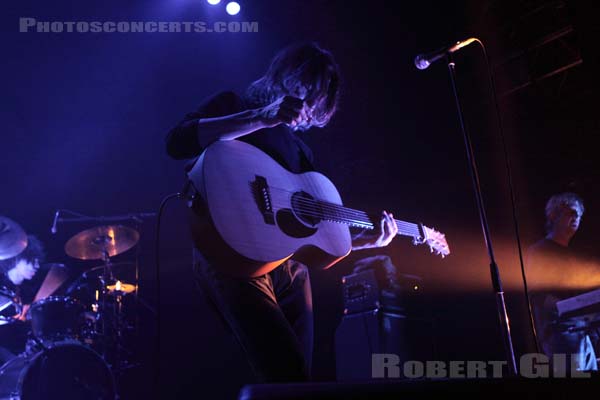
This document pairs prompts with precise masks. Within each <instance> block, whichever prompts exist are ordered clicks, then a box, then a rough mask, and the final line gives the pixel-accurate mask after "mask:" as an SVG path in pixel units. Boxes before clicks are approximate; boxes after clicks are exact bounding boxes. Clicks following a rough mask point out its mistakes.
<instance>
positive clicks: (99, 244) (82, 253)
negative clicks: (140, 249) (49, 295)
mask: <svg viewBox="0 0 600 400" xmlns="http://www.w3.org/2000/svg"><path fill="white" fill-rule="evenodd" d="M139 239H140V234H139V233H138V231H136V230H135V229H133V228H129V227H126V226H123V225H106V226H97V227H94V228H90V229H86V230H85V231H82V232H79V233H78V234H76V235H75V236H73V237H72V238H71V239H69V240H68V241H67V243H66V244H65V251H66V252H67V254H68V255H70V256H71V257H73V258H78V259H80V260H102V259H103V258H104V257H105V256H108V257H113V256H116V255H117V254H121V253H124V252H126V251H127V250H129V249H130V248H132V247H133V246H135V245H136V243H137V242H138V240H139Z"/></svg>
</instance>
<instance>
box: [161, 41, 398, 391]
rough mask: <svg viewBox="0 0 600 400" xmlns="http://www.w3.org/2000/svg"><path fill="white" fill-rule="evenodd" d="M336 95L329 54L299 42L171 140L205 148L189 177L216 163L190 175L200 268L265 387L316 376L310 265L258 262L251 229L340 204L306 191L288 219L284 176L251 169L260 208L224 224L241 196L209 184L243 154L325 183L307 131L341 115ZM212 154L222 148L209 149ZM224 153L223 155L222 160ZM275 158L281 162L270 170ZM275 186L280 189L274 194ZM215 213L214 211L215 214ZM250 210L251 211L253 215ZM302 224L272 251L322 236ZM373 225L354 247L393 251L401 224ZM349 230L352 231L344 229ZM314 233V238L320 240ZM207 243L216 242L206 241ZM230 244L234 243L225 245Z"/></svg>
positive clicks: (181, 151)
mask: <svg viewBox="0 0 600 400" xmlns="http://www.w3.org/2000/svg"><path fill="white" fill-rule="evenodd" d="M339 94H340V73H339V70H338V66H337V64H336V62H335V60H334V58H333V56H332V54H331V53H330V52H328V51H326V50H323V49H322V48H320V47H319V46H318V45H317V44H314V43H307V44H296V45H292V46H290V47H287V48H285V49H283V50H281V51H280V52H279V53H278V54H277V55H276V56H275V57H274V59H273V60H272V62H271V64H270V66H269V67H268V70H267V72H266V73H265V75H264V76H263V77H262V78H260V79H258V80H256V81H254V82H253V83H251V84H250V86H249V87H248V89H247V90H246V92H245V93H244V94H243V95H241V96H239V95H237V94H235V93H233V92H223V93H220V94H217V95H216V96H214V97H212V98H210V99H209V100H207V101H205V102H204V103H203V104H202V105H201V106H200V108H199V109H198V110H197V111H195V112H192V113H189V114H188V115H187V116H186V117H185V119H184V120H183V121H181V122H180V123H179V124H178V125H177V126H176V127H175V128H173V129H172V130H171V131H170V132H169V134H168V136H167V139H166V145H167V152H168V154H169V155H170V156H171V157H173V158H175V159H190V158H196V157H198V156H200V155H201V153H203V151H204V150H205V149H207V148H208V150H207V151H206V152H205V153H204V154H203V156H202V157H200V159H199V160H197V161H196V162H195V165H194V166H193V169H192V171H194V169H199V168H202V165H204V167H203V168H205V169H208V168H209V167H212V166H216V167H215V168H214V169H215V171H213V172H214V173H213V175H214V176H213V177H211V178H209V177H208V175H209V174H208V172H207V171H206V170H200V171H198V172H197V173H195V175H194V176H195V177H196V178H193V177H192V176H190V179H191V180H192V181H193V182H194V185H193V186H195V189H196V190H197V191H198V192H199V193H198V194H199V195H198V196H194V197H193V201H191V204H192V207H191V208H192V210H193V212H192V236H193V238H194V242H195V245H196V248H195V250H194V251H195V253H194V254H195V267H196V271H197V275H198V280H199V282H200V284H201V286H202V287H203V288H204V289H205V291H206V292H207V294H208V295H209V298H210V299H211V300H212V302H214V304H215V305H216V306H217V308H218V310H219V311H220V313H221V314H222V315H223V316H224V318H225V319H226V321H227V322H228V324H229V325H230V327H231V328H232V331H233V332H234V334H235V336H236V337H237V339H238V340H239V342H240V343H241V345H242V347H243V349H244V351H245V353H246V355H247V357H248V360H249V362H250V364H251V367H252V369H253V371H254V372H255V373H256V375H257V378H258V379H259V380H261V381H266V382H276V381H302V380H307V379H308V378H309V376H310V365H311V358H312V349H313V321H312V318H313V316H312V298H311V287H310V280H309V274H308V269H307V266H306V265H305V263H303V262H300V261H299V260H298V259H297V258H299V255H298V257H296V254H294V255H292V256H291V257H290V254H291V253H289V254H288V255H285V254H284V255H283V256H281V257H280V256H277V257H274V258H270V259H267V258H268V257H265V258H264V260H263V259H261V257H262V255H261V254H262V253H260V251H259V250H261V249H262V248H260V249H259V247H260V246H258V245H256V244H255V242H258V241H259V240H260V239H263V240H264V239H265V238H264V237H258V236H263V235H262V234H260V233H257V232H260V231H256V230H253V229H265V232H271V231H267V229H272V230H275V229H277V228H281V229H282V230H284V228H283V227H284V226H285V225H286V224H288V223H290V224H292V225H293V224H294V222H293V221H292V222H290V221H291V220H292V219H293V220H294V221H296V220H297V218H296V219H294V217H298V216H299V213H300V212H304V214H305V216H306V218H309V217H310V216H311V215H312V216H313V217H314V216H315V215H316V214H315V213H316V212H317V211H320V212H323V211H328V210H329V211H330V210H334V207H341V206H339V204H338V205H336V204H333V203H331V204H330V203H325V202H320V200H319V199H316V198H315V197H314V196H311V195H310V194H308V193H306V192H305V191H302V192H298V193H295V194H294V196H291V197H290V199H292V200H290V201H291V202H292V203H294V204H293V205H295V206H296V209H295V211H294V212H292V211H293V210H292V211H290V210H291V209H292V208H294V207H290V208H289V209H288V212H287V213H285V212H276V211H277V210H274V209H273V205H272V204H271V203H275V199H276V197H277V196H279V194H281V193H283V189H282V188H281V186H283V185H284V184H285V181H286V180H285V179H280V181H281V182H284V183H282V184H281V185H279V186H280V187H279V188H277V187H276V186H277V185H275V184H273V185H270V184H271V183H273V182H274V181H275V177H271V176H266V177H265V176H262V175H261V174H259V173H256V174H255V173H252V174H250V176H251V178H250V181H244V184H242V185H241V186H242V188H241V189H243V190H244V191H243V194H245V193H246V191H247V192H248V193H253V194H252V196H254V198H252V196H250V197H249V198H248V199H249V200H250V202H251V203H252V202H254V199H256V204H250V206H249V207H250V209H249V210H248V211H247V212H246V213H245V214H239V216H238V217H236V215H238V214H236V213H238V212H242V211H240V209H241V207H230V208H229V209H225V211H224V214H223V213H222V214H219V215H220V216H221V217H224V218H221V217H219V218H217V214H218V213H219V212H220V211H218V210H219V207H220V206H223V205H224V204H226V203H227V202H229V201H231V200H232V198H234V197H236V196H237V194H236V193H237V192H233V191H228V190H229V189H227V190H223V191H222V192H220V190H221V188H211V185H212V182H216V183H217V184H219V183H222V182H225V181H226V180H227V179H226V177H227V176H230V175H231V173H235V172H236V166H237V164H236V162H237V161H236V160H237V158H236V157H237V156H238V155H240V154H244V155H246V154H250V155H252V157H254V158H252V157H250V158H252V160H255V161H257V162H256V163H255V165H256V166H257V168H258V169H260V168H261V167H264V168H267V166H266V165H265V164H269V167H268V168H267V169H269V170H271V171H275V170H276V171H279V174H280V176H283V175H284V174H289V178H290V180H291V179H292V178H295V177H303V178H304V177H305V178H306V179H308V178H309V177H313V178H315V177H316V178H318V179H324V177H323V178H320V177H321V176H320V175H316V173H313V172H310V171H313V170H314V168H313V158H312V153H311V151H310V149H309V148H308V146H307V145H306V144H305V143H304V142H303V141H302V139H301V135H300V133H301V132H304V131H307V130H309V129H310V128H323V127H325V126H326V125H327V123H328V122H329V120H330V119H331V118H332V117H333V115H334V113H335V111H336V107H337V103H338V99H339ZM248 145H252V146H248ZM219 146H221V147H219ZM211 149H215V150H214V151H213V152H212V153H209V151H211ZM258 149H260V150H261V151H262V152H264V153H266V156H265V154H263V153H262V152H261V151H259V150H258ZM225 150H227V151H231V154H229V153H226V152H225V153H223V151H225ZM222 154H226V156H221V157H217V155H222ZM230 155H231V156H230ZM267 156H268V157H267ZM224 158H225V159H224ZM246 158H248V157H246ZM271 159H272V160H274V162H273V165H272V166H271V165H270V161H271ZM202 163H204V164H202ZM215 163H216V164H215ZM199 165H200V167H199ZM240 165H242V164H240ZM246 169H247V168H245V167H243V166H240V167H239V168H237V171H238V172H239V173H240V174H242V173H247V172H248V171H247V170H246ZM295 174H302V175H295ZM213 178H214V179H213ZM242 180H243V179H242ZM248 185H250V187H251V189H249V187H248ZM217 186H218V185H217ZM309 186H310V185H309ZM211 189H212V190H211ZM276 190H280V192H281V193H279V194H278V193H275V191H276ZM333 198H335V195H333ZM338 199H339V198H338ZM207 203H208V205H207ZM256 205H258V208H257V207H256ZM293 205H292V206H293ZM222 208H223V207H222ZM259 209H260V213H259ZM213 210H215V212H216V213H217V214H213ZM299 210H304V211H299ZM311 210H312V211H311ZM250 212H252V213H253V214H252V215H250ZM340 212H342V211H340ZM343 212H346V211H343ZM209 214H210V217H211V219H212V223H213V225H214V226H216V228H217V229H216V230H215V232H219V233H220V235H215V236H221V238H220V239H219V240H221V243H220V245H219V244H218V243H217V244H214V243H213V242H212V241H211V239H209V236H212V235H207V234H206V231H205V230H203V229H201V228H198V227H199V226H201V225H202V224H203V221H206V219H207V218H206V217H207V216H208V215H209ZM340 215H341V214H340ZM344 215H345V214H344ZM252 218H254V219H256V218H258V221H256V222H257V223H256V224H255V223H254V222H252V223H251V222H249V221H250V220H251V219H252ZM315 218H316V217H315ZM222 219H225V220H227V221H226V222H228V223H229V227H230V228H231V229H229V232H230V233H232V234H233V235H234V236H236V237H237V238H238V239H239V240H238V242H240V243H241V244H240V246H239V247H238V246H236V245H235V244H233V242H234V241H231V240H228V234H226V233H225V230H227V229H225V228H224V226H225V223H222ZM254 219H252V221H254ZM300 219H302V216H300ZM321 219H324V218H321ZM296 222H297V221H296ZM219 224H221V225H219ZM259 225H260V226H259ZM296 225H297V226H295V227H290V228H289V230H288V231H287V232H286V235H282V236H281V240H275V239H271V240H270V246H265V247H272V248H277V249H280V248H281V247H282V246H283V244H282V243H284V242H286V241H287V240H288V239H289V240H290V241H291V240H298V241H300V242H301V241H302V240H305V239H306V238H308V237H309V236H311V235H312V233H313V232H316V229H314V230H311V223H310V221H309V222H307V221H304V222H303V223H297V224H296ZM314 225H315V226H316V225H317V223H316V222H315V223H314ZM332 225H333V224H332ZM335 225H336V226H337V225H340V224H335ZM340 226H343V225H340ZM355 226H361V225H360V224H358V225H355ZM371 228H375V229H371V230H368V229H364V230H361V231H360V232H359V233H356V234H354V235H352V237H351V250H358V249H368V248H376V247H384V246H387V245H388V244H389V243H390V242H391V241H392V239H393V238H394V237H395V236H396V234H397V233H398V224H397V222H396V221H395V220H394V219H393V215H392V214H391V213H387V212H386V211H383V212H382V213H381V219H380V220H379V221H375V222H374V223H373V224H372V226H371ZM342 229H345V230H346V231H348V228H347V227H345V226H343V228H342ZM253 232H254V233H253ZM312 236H315V237H317V236H318V234H315V235H312ZM322 236H323V238H322V239H323V240H322V242H327V241H328V240H327V238H326V237H325V235H324V234H323V235H322ZM219 240H217V242H219ZM345 240H346V238H345V236H344V231H342V234H341V235H340V240H338V241H335V240H329V242H331V243H333V242H335V243H342V246H341V247H343V248H341V250H340V249H334V250H329V253H330V254H329V256H330V257H329V261H328V262H327V263H326V264H329V265H331V264H332V263H333V262H335V260H337V259H340V258H342V257H343V256H344V255H345V254H347V253H348V252H349V251H350V246H349V245H348V246H346V244H345ZM207 242H208V243H210V244H208V245H207ZM224 242H226V244H227V245H225V246H223V245H224ZM248 243H250V244H248ZM349 243H350V236H348V244H349ZM299 246H301V244H300V245H299ZM344 246H346V247H347V249H346V248H345V247H344ZM218 247H221V248H223V247H225V248H226V249H230V252H231V253H232V254H233V253H235V254H233V255H234V257H232V258H231V259H223V258H222V257H220V256H222V255H223V252H220V253H219V252H218V251H216V250H214V249H216V248H218ZM305 247H306V246H305ZM331 247H335V244H333V245H332V246H331ZM338 247H339V246H338ZM233 249H235V250H236V251H233ZM213 250H214V251H213ZM325 252H327V251H325ZM240 254H241V256H240ZM282 254H283V253H282ZM236 257H237V258H236ZM236 259H239V260H240V261H236ZM248 259H251V260H259V259H260V261H261V262H257V263H254V266H253V267H251V268H250V269H248V270H246V273H238V272H239V271H241V269H240V268H238V267H240V265H241V263H242V260H248ZM311 266H312V265H311Z"/></svg>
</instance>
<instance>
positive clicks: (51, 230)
mask: <svg viewBox="0 0 600 400" xmlns="http://www.w3.org/2000/svg"><path fill="white" fill-rule="evenodd" d="M58 214H60V210H56V213H55V214H54V221H53V222H52V228H50V232H52V234H53V235H56V223H57V222H58Z"/></svg>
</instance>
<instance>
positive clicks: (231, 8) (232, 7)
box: [225, 1, 240, 15]
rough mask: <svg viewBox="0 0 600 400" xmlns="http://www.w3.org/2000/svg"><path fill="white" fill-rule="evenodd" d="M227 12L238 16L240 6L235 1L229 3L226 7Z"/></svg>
mask: <svg viewBox="0 0 600 400" xmlns="http://www.w3.org/2000/svg"><path fill="white" fill-rule="evenodd" d="M225 11H227V14H229V15H236V14H237V13H239V12H240V5H239V4H238V3H236V2H235V1H232V2H229V3H227V6H225Z"/></svg>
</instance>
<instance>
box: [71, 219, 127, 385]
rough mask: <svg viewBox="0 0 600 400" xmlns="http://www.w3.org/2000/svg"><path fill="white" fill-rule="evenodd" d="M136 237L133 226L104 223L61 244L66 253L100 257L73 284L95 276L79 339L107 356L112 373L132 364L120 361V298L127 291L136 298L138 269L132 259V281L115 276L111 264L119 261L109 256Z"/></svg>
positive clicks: (122, 320)
mask: <svg viewBox="0 0 600 400" xmlns="http://www.w3.org/2000/svg"><path fill="white" fill-rule="evenodd" d="M138 241H139V233H138V232H137V230H135V229H133V228H129V227H125V226H122V225H108V226H98V227H94V228H90V229H87V230H84V231H82V232H79V233H77V234H76V235H75V236H73V237H72V238H71V239H69V240H68V241H67V243H66V244H65V251H66V253H67V254H68V255H69V256H71V257H73V258H77V259H80V260H98V259H99V260H102V265H100V266H97V267H95V268H92V269H90V270H88V271H86V272H84V274H82V276H81V277H80V278H79V279H78V280H77V281H76V283H77V285H81V283H82V282H83V281H88V280H89V278H95V279H94V280H96V282H95V283H94V286H95V290H94V299H93V302H92V303H91V304H90V305H89V306H90V307H89V309H88V310H87V311H86V312H85V313H84V315H85V317H84V318H85V324H84V327H83V330H84V332H83V334H82V336H84V337H82V339H83V341H84V342H85V343H89V344H92V345H94V344H95V345H96V347H97V348H99V349H100V350H99V352H100V354H102V357H103V358H104V359H105V360H109V358H110V359H111V361H112V362H110V363H109V364H111V367H112V370H113V372H115V375H119V374H120V373H121V372H122V371H123V370H124V369H126V368H129V367H131V366H132V365H130V364H128V363H126V362H123V361H124V360H126V357H123V354H122V353H123V352H125V351H126V349H125V348H124V346H123V337H124V332H125V330H126V329H128V328H129V326H127V324H126V321H125V315H124V310H123V298H124V296H126V295H129V294H131V293H134V294H135V296H136V298H137V290H138V284H137V282H138V281H137V279H138V271H137V263H136V271H135V279H136V282H135V284H130V283H126V282H124V281H122V280H121V279H118V278H117V277H116V276H115V271H114V269H115V268H114V267H115V266H117V265H119V264H113V263H112V261H111V257H114V256H116V255H119V254H122V253H124V252H126V251H128V250H129V249H131V248H132V247H134V246H135V245H136V244H137V243H138ZM120 265H123V264H122V263H121V264H120ZM96 274H97V275H96ZM98 325H99V326H98Z"/></svg>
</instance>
